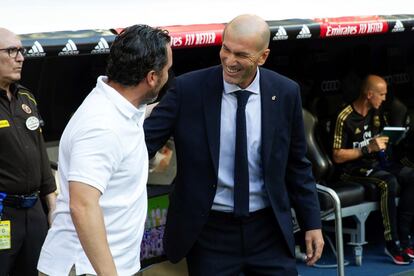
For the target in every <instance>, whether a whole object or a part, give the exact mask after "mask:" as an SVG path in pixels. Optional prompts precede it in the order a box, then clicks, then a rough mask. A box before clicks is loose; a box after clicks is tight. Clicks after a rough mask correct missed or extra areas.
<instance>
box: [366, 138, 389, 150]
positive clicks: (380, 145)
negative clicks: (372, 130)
mask: <svg viewBox="0 0 414 276" xmlns="http://www.w3.org/2000/svg"><path fill="white" fill-rule="evenodd" d="M389 140H390V138H389V137H387V136H378V137H374V138H372V139H371V140H370V141H369V145H368V149H369V152H378V151H381V150H386V149H387V144H388V141H389Z"/></svg>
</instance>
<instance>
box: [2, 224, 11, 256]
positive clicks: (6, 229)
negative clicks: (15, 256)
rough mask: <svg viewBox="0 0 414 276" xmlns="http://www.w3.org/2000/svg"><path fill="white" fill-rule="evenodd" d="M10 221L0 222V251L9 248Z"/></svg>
mask: <svg viewBox="0 0 414 276" xmlns="http://www.w3.org/2000/svg"><path fill="white" fill-rule="evenodd" d="M10 237H11V235H10V220H0V250H4V249H10V248H11V238H10Z"/></svg>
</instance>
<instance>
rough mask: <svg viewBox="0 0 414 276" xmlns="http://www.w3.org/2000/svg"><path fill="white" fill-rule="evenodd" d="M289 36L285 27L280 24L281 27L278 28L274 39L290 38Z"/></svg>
mask: <svg viewBox="0 0 414 276" xmlns="http://www.w3.org/2000/svg"><path fill="white" fill-rule="evenodd" d="M288 37H289V36H288V35H287V33H286V30H285V28H283V27H282V26H280V27H279V29H278V30H277V33H276V34H275V36H274V37H273V40H286V39H288Z"/></svg>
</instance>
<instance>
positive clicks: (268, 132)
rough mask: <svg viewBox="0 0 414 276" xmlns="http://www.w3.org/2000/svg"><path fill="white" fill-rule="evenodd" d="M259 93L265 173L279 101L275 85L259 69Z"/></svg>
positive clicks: (275, 125) (276, 126)
mask: <svg viewBox="0 0 414 276" xmlns="http://www.w3.org/2000/svg"><path fill="white" fill-rule="evenodd" d="M260 73H261V74H260V95H261V105H262V152H261V154H262V163H263V170H264V172H263V173H265V171H266V168H267V167H268V162H269V158H270V153H271V150H272V144H273V142H274V134H275V131H277V129H278V120H279V118H280V110H281V108H280V106H279V105H280V101H279V91H278V90H277V87H272V85H271V84H270V82H269V81H268V79H267V78H266V74H265V72H263V70H261V71H260Z"/></svg>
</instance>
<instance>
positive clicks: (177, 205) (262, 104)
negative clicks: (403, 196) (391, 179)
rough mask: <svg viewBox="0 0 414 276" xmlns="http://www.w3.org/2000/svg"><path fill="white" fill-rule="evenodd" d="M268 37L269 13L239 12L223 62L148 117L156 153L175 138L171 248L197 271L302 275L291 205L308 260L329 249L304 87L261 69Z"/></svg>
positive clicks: (182, 83) (193, 75) (175, 91)
mask: <svg viewBox="0 0 414 276" xmlns="http://www.w3.org/2000/svg"><path fill="white" fill-rule="evenodd" d="M269 40H270V31H269V27H268V25H267V23H266V22H265V21H264V20H263V19H261V18H259V17H257V16H255V15H241V16H238V17H236V18H235V19H234V20H232V21H231V22H230V23H229V24H227V26H226V27H225V30H224V32H223V44H222V47H221V50H220V59H221V65H219V66H214V67H210V68H206V69H202V70H198V71H194V72H190V73H187V74H184V75H181V76H179V77H178V78H177V79H176V82H175V85H173V88H172V89H170V90H169V91H168V92H167V93H166V94H165V96H164V97H163V99H162V100H161V102H160V103H159V105H158V106H157V107H156V108H155V109H154V110H153V112H152V114H151V116H150V117H149V118H148V119H146V121H145V123H144V128H145V135H146V142H147V147H148V151H149V155H150V156H151V157H152V156H154V154H155V153H156V151H157V150H158V149H160V148H161V147H162V145H164V144H165V142H166V141H167V140H168V138H169V137H170V136H171V135H173V136H174V142H175V145H176V150H177V162H178V165H177V175H176V178H175V180H174V188H173V191H172V193H171V195H170V206H169V211H168V217H167V224H166V229H165V234H164V247H165V251H166V254H167V256H168V258H169V259H170V260H171V261H172V262H178V261H179V260H180V259H182V258H183V257H187V264H188V271H189V274H190V275H194V276H195V275H197V276H200V275H201V276H202V275H206V276H207V275H208V276H211V275H240V274H241V273H244V275H284V276H286V275H297V270H296V265H295V256H294V245H295V241H294V235H293V225H292V216H291V207H294V208H295V210H296V214H297V216H298V219H299V221H300V225H301V228H302V229H304V230H305V231H306V247H307V249H306V250H307V258H308V259H307V261H308V264H309V265H312V264H313V263H315V262H316V261H317V260H318V259H319V257H320V255H321V252H322V248H323V245H324V242H323V239H322V235H321V230H320V228H321V222H320V213H319V212H320V210H319V203H318V199H317V193H316V188H315V182H314V179H313V176H312V172H311V164H310V163H309V161H308V160H307V159H306V158H305V153H306V141H305V137H304V128H303V120H302V106H301V99H300V91H299V86H298V84H297V83H295V82H293V81H292V80H290V79H288V78H286V77H284V76H282V75H279V74H277V73H275V72H273V71H270V70H267V69H264V68H261V66H262V65H263V64H264V63H265V61H266V59H267V57H268V56H269V52H270V50H269V48H268V46H269Z"/></svg>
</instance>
